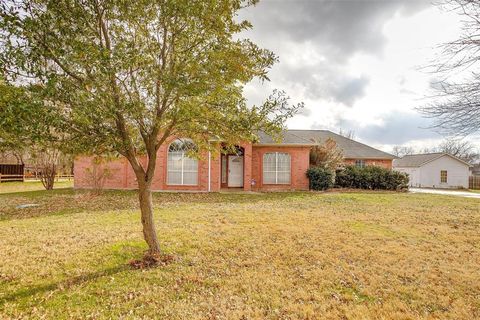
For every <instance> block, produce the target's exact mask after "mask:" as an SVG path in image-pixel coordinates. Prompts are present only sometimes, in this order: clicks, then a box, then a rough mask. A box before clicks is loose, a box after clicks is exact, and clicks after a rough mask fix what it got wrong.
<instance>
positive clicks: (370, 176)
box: [335, 166, 408, 191]
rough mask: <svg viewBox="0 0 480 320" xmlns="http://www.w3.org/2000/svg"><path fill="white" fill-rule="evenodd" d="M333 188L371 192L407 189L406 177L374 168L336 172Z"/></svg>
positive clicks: (404, 174)
mask: <svg viewBox="0 0 480 320" xmlns="http://www.w3.org/2000/svg"><path fill="white" fill-rule="evenodd" d="M335 186H336V187H340V188H357V189H371V190H376V189H380V190H398V191H402V190H405V189H407V188H408V175H407V174H406V173H401V172H398V171H393V170H390V169H385V168H382V167H376V166H367V167H364V168H358V167H355V166H347V167H345V168H343V169H340V170H337V172H336V175H335Z"/></svg>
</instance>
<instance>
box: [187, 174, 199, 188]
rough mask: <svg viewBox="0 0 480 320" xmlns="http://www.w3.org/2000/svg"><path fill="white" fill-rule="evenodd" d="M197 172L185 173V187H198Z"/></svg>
mask: <svg viewBox="0 0 480 320" xmlns="http://www.w3.org/2000/svg"><path fill="white" fill-rule="evenodd" d="M197 177H198V174H197V172H184V173H183V184H184V185H196V184H197Z"/></svg>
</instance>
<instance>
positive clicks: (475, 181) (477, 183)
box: [468, 176, 480, 189]
mask: <svg viewBox="0 0 480 320" xmlns="http://www.w3.org/2000/svg"><path fill="white" fill-rule="evenodd" d="M468 188H469V189H480V176H470V177H469V178H468Z"/></svg>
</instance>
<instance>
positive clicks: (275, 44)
mask: <svg viewBox="0 0 480 320" xmlns="http://www.w3.org/2000/svg"><path fill="white" fill-rule="evenodd" d="M240 18H242V19H246V20H249V21H250V22H251V23H252V24H253V28H252V29H251V30H249V31H247V32H244V33H243V34H242V36H245V37H248V38H250V39H251V40H253V41H254V42H255V43H257V44H258V45H259V46H260V47H263V48H268V49H270V50H272V51H273V52H274V53H275V54H276V55H277V56H278V57H279V62H278V63H277V64H276V65H275V66H274V67H273V68H272V70H271V71H270V73H269V78H270V81H269V82H264V83H260V82H251V83H249V84H248V85H247V86H246V87H245V95H246V97H247V99H248V101H249V102H250V103H252V104H259V103H261V102H262V101H263V100H264V99H265V98H266V97H267V96H268V95H269V94H270V93H271V92H272V91H273V89H280V90H285V91H286V93H287V95H288V96H290V98H291V102H292V103H298V102H304V104H305V108H304V109H303V110H302V111H301V113H299V114H298V115H296V116H295V117H293V118H291V119H290V120H289V121H288V122H287V126H288V127H289V128H290V129H328V130H331V131H334V132H337V133H338V132H339V130H340V129H342V130H343V131H350V130H353V131H354V134H355V139H356V140H358V141H361V142H364V143H367V144H370V145H372V146H375V147H377V148H379V149H381V150H384V151H387V152H389V151H391V150H392V148H393V146H402V145H403V146H413V147H415V148H418V149H423V148H424V147H435V146H437V145H438V144H439V143H440V141H442V140H443V139H444V138H445V137H444V136H442V135H440V134H439V133H438V132H436V130H434V129H432V128H431V125H432V122H431V119H427V118H424V117H423V116H422V115H421V114H420V113H419V112H418V111H417V110H416V108H417V107H419V106H422V105H425V104H426V103H427V102H428V97H429V96H431V95H432V93H433V91H432V83H434V82H435V80H436V75H435V74H433V73H432V72H428V70H426V69H425V66H426V65H429V64H431V63H432V61H435V59H436V58H438V54H439V49H438V46H439V44H441V43H445V42H447V41H449V40H454V39H456V38H457V37H458V36H459V34H460V30H461V17H459V16H458V15H457V14H456V13H454V12H449V11H447V10H442V9H441V8H440V7H438V6H435V5H433V4H431V2H430V1H422V0H261V1H260V3H259V4H258V5H256V6H255V7H249V8H247V9H244V10H243V11H242V12H241V14H240ZM466 139H468V140H470V141H471V142H472V143H473V144H474V145H476V147H477V148H478V149H479V150H480V144H479V141H480V137H479V136H470V137H467V138H466Z"/></svg>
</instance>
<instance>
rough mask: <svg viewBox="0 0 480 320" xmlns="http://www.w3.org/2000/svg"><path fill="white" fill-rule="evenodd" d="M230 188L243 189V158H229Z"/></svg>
mask: <svg viewBox="0 0 480 320" xmlns="http://www.w3.org/2000/svg"><path fill="white" fill-rule="evenodd" d="M228 186H229V187H243V156H228Z"/></svg>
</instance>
